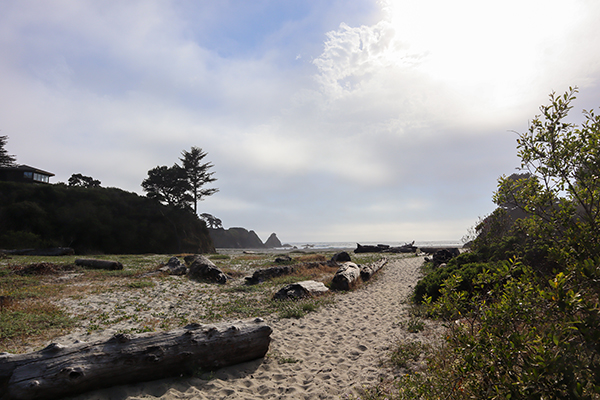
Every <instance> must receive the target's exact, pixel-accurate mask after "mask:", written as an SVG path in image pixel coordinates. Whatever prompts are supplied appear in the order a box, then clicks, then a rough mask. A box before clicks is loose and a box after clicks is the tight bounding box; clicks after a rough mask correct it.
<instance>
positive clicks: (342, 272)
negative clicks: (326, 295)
mask: <svg viewBox="0 0 600 400" xmlns="http://www.w3.org/2000/svg"><path fill="white" fill-rule="evenodd" d="M359 278H360V268H359V266H358V265H356V264H354V263H353V262H345V263H343V264H342V266H341V267H340V268H339V269H338V270H337V272H336V273H335V275H334V276H333V279H332V280H331V289H333V290H350V289H352V288H354V287H355V286H356V285H357V284H358V279H359Z"/></svg>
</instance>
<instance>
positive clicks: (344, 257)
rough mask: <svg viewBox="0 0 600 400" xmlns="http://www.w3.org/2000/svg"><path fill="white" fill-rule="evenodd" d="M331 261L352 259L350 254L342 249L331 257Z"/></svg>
mask: <svg viewBox="0 0 600 400" xmlns="http://www.w3.org/2000/svg"><path fill="white" fill-rule="evenodd" d="M331 261H333V262H346V261H352V259H351V258H350V254H348V253H347V252H345V251H340V252H339V253H335V254H334V255H333V257H331Z"/></svg>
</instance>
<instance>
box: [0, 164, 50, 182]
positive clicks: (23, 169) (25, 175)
mask: <svg viewBox="0 0 600 400" xmlns="http://www.w3.org/2000/svg"><path fill="white" fill-rule="evenodd" d="M53 176H54V174H53V173H52V172H48V171H44V170H41V169H38V168H34V167H30V166H29V165H17V166H14V167H2V168H0V181H10V182H25V183H28V182H29V183H50V178H51V177H53Z"/></svg>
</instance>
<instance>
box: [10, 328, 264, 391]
mask: <svg viewBox="0 0 600 400" xmlns="http://www.w3.org/2000/svg"><path fill="white" fill-rule="evenodd" d="M271 332H272V329H271V328H270V327H269V326H267V325H266V324H265V323H264V322H263V320H262V319H260V318H257V319H255V320H247V321H238V322H235V323H231V322H229V323H219V324H212V325H198V324H192V325H189V326H187V327H185V328H183V329H178V330H173V331H169V332H156V333H144V334H139V335H123V334H118V335H115V336H113V337H112V338H111V339H109V340H107V341H99V342H94V343H77V344H74V345H72V346H63V345H60V344H56V343H53V344H51V345H49V346H48V347H46V348H44V349H42V350H40V351H37V352H34V353H27V354H8V353H3V354H0V399H2V400H8V399H11V400H20V399H40V400H41V399H59V398H63V397H65V396H71V395H75V394H79V393H83V392H87V391H89V390H94V389H99V388H105V387H110V386H115V385H122V384H127V383H135V382H141V381H148V380H153V379H161V378H165V377H169V376H177V375H180V374H182V373H189V372H193V371H195V370H197V369H216V368H220V367H224V366H228V365H233V364H237V363H241V362H245V361H250V360H254V359H257V358H261V357H264V355H265V354H266V352H267V350H268V348H269V342H270V340H271V338H270V335H271Z"/></svg>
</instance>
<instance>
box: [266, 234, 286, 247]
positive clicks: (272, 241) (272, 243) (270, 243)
mask: <svg viewBox="0 0 600 400" xmlns="http://www.w3.org/2000/svg"><path fill="white" fill-rule="evenodd" d="M265 247H266V248H268V249H272V248H274V247H282V246H281V242H280V241H279V239H278V238H277V235H276V234H274V233H271V236H269V238H268V239H267V241H266V242H265Z"/></svg>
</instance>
